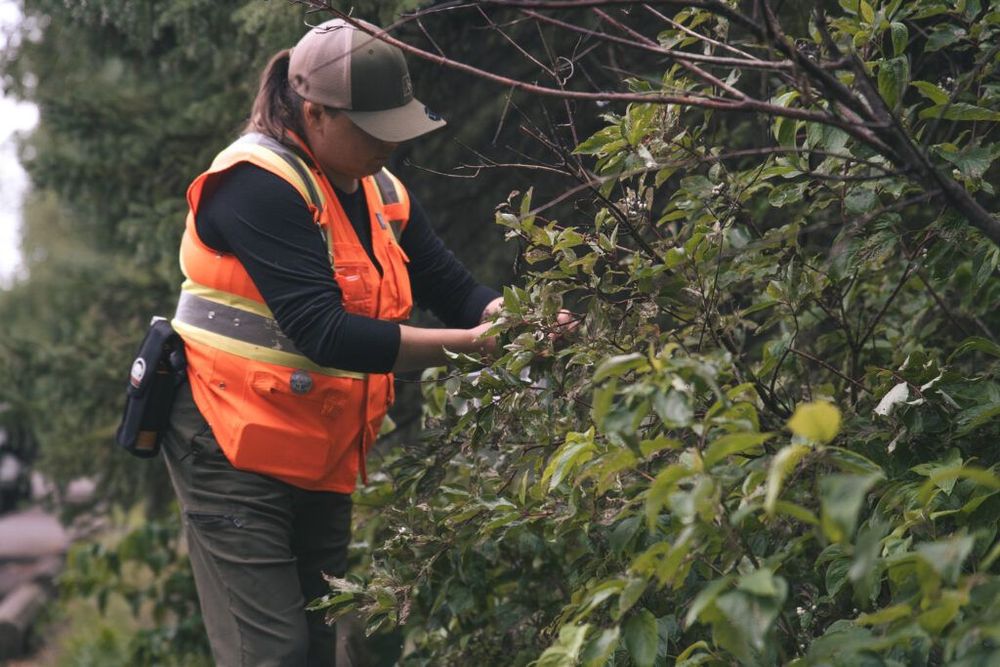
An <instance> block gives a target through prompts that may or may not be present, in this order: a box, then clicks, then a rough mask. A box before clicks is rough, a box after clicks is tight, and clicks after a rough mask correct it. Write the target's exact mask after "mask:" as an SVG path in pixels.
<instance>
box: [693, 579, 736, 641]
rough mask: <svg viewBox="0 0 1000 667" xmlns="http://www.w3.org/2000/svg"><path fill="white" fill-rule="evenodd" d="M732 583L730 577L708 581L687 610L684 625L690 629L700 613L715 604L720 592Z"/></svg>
mask: <svg viewBox="0 0 1000 667" xmlns="http://www.w3.org/2000/svg"><path fill="white" fill-rule="evenodd" d="M732 581H733V578H732V576H730V575H726V576H724V577H722V578H721V579H715V580H713V581H710V582H709V583H708V585H707V586H705V587H704V588H702V589H701V590H700V591H699V592H698V595H696V596H695V598H694V601H692V602H691V607H690V608H689V609H688V613H687V616H685V617H684V625H685V626H686V627H689V628H690V627H691V626H692V625H693V624H694V622H695V621H697V620H699V617H700V616H701V612H703V611H704V610H705V609H707V608H708V606H709V605H711V604H713V603H714V602H715V598H717V597H719V595H720V594H721V593H722V591H724V590H726V588H728V587H729V585H730V584H731V583H732Z"/></svg>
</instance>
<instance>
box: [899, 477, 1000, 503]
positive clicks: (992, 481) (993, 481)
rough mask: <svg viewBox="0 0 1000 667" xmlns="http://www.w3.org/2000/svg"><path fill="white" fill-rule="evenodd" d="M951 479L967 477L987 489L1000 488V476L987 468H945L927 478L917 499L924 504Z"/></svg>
mask: <svg viewBox="0 0 1000 667" xmlns="http://www.w3.org/2000/svg"><path fill="white" fill-rule="evenodd" d="M953 479H968V480H972V481H973V482H975V483H976V484H978V485H980V486H984V487H986V488H988V489H995V490H997V489H1000V477H997V476H996V475H995V474H994V473H993V472H991V471H989V470H984V469H982V468H973V467H965V468H945V469H943V470H938V471H937V472H934V473H933V474H932V475H931V476H930V477H929V478H928V479H927V481H926V482H924V483H923V484H922V485H921V486H920V493H919V494H918V500H919V501H920V503H921V504H923V505H924V506H926V505H927V504H928V503H930V501H931V499H932V498H933V497H934V496H935V495H936V493H935V491H936V490H938V489H940V488H941V486H942V484H944V483H945V482H948V481H950V480H953Z"/></svg>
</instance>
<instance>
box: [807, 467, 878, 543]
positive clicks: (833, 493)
mask: <svg viewBox="0 0 1000 667" xmlns="http://www.w3.org/2000/svg"><path fill="white" fill-rule="evenodd" d="M879 479H881V475H827V476H826V477H824V478H822V479H821V480H820V482H819V490H820V491H819V492H820V506H821V508H822V518H821V520H820V523H821V526H822V528H823V532H824V533H825V534H826V536H827V538H828V539H829V540H831V541H833V542H841V541H844V540H848V539H850V538H851V537H852V536H853V535H854V529H855V527H856V526H857V522H858V512H859V511H861V505H862V504H863V503H864V500H865V496H866V495H867V493H868V491H869V490H870V489H871V488H872V487H873V486H874V485H875V484H876V483H877V482H878V481H879Z"/></svg>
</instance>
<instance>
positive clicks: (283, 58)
mask: <svg viewBox="0 0 1000 667" xmlns="http://www.w3.org/2000/svg"><path fill="white" fill-rule="evenodd" d="M290 54H291V49H283V50H281V51H278V52H277V53H276V54H274V56H272V57H271V60H270V61H269V62H268V63H267V66H266V67H265V68H264V72H263V73H262V74H261V75H260V87H259V88H258V89H257V97H256V98H255V99H254V101H253V108H252V109H251V111H250V121H249V122H248V123H247V125H246V127H245V128H243V133H244V134H246V133H248V132H260V133H261V134H266V135H268V136H270V137H273V138H274V139H277V140H278V141H285V131H286V130H291V131H292V132H294V133H296V134H297V135H299V136H300V137H303V138H305V132H304V131H303V127H302V102H303V99H302V97H301V96H300V95H299V94H298V93H296V92H295V91H294V90H292V87H291V86H290V85H288V60H289V55H290Z"/></svg>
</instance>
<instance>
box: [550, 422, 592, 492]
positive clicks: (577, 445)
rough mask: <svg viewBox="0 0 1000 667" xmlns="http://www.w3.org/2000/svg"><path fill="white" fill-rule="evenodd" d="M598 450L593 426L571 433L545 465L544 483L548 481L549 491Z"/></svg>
mask: <svg viewBox="0 0 1000 667" xmlns="http://www.w3.org/2000/svg"><path fill="white" fill-rule="evenodd" d="M596 451H597V448H596V447H595V446H594V428H593V427H591V428H590V430H588V431H587V432H585V433H569V434H568V435H567V436H566V441H565V442H564V443H563V444H562V445H561V446H560V447H559V449H557V450H556V451H555V453H554V454H553V455H552V458H550V459H549V464H548V465H547V466H545V472H544V473H543V474H542V480H541V483H542V485H544V484H545V483H546V482H548V486H549V491H551V490H552V489H554V488H556V487H557V486H559V483H560V482H562V480H563V479H564V478H565V477H566V475H567V474H568V473H569V472H570V471H571V470H573V468H576V467H578V466H579V465H581V464H583V463H586V462H587V461H589V460H590V459H591V458H593V456H594V453H595V452H596Z"/></svg>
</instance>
